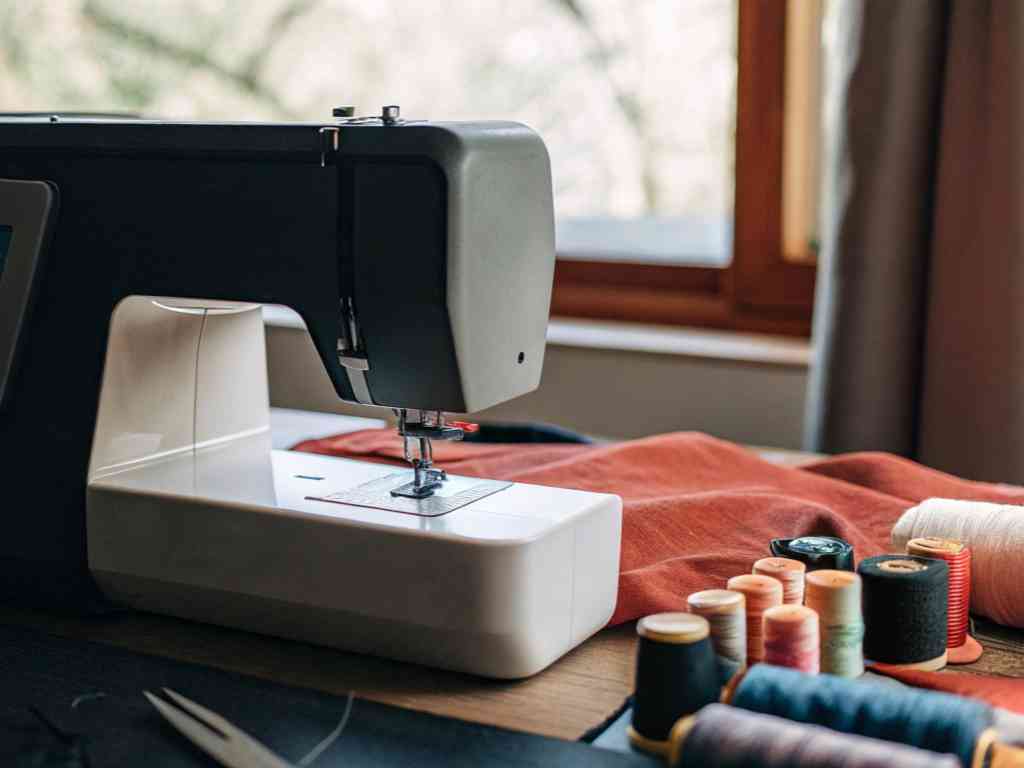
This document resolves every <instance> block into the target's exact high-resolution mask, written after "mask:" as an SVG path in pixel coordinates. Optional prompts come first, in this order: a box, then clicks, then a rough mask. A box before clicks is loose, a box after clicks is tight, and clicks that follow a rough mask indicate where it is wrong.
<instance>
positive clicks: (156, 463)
mask: <svg viewBox="0 0 1024 768" xmlns="http://www.w3.org/2000/svg"><path fill="white" fill-rule="evenodd" d="M553 268H554V247H553V219H552V199H551V179H550V169H549V162H548V156H547V152H546V150H545V147H544V144H543V142H542V141H541V140H540V138H539V137H538V136H537V135H536V134H535V133H533V132H532V131H530V130H529V129H527V128H525V127H524V126H521V125H518V124H513V123H433V122H425V121H405V120H403V119H402V117H401V115H400V113H399V111H398V109H397V108H393V107H386V108H385V109H384V110H383V111H382V113H381V114H380V115H379V116H373V117H362V118H359V117H355V116H353V115H352V113H351V111H350V110H340V111H338V112H336V114H335V119H333V120H329V121H325V122H324V123H317V124H191V123H189V124H186V123H170V122H158V121H142V120H98V119H97V120H88V119H79V120H75V119H63V118H60V117H59V116H54V117H52V118H49V119H45V118H44V119H39V118H28V117H25V118H10V117H9V118H4V119H0V436H2V437H0V439H2V445H3V460H2V462H0V466H2V469H0V472H2V487H3V489H4V492H5V495H4V498H3V502H2V506H3V509H4V512H5V517H4V525H5V531H4V533H5V535H4V536H3V537H2V538H0V598H2V599H4V600H8V601H10V600H17V601H22V602H28V603H31V604H39V603H44V604H54V605H62V606H72V607H74V608H76V609H83V608H84V609H87V610H88V609H102V608H103V607H105V606H107V605H108V604H109V603H113V604H118V605H127V606H132V607H135V608H139V609H143V610H148V611H155V612H159V613H166V614H172V615H176V616H181V617H185V618H189V619H196V620H200V621H206V622H211V623H216V624H221V625H227V626H233V627H241V628H245V629H249V630H254V631H258V632H264V633H268V634H274V635H279V636H284V637H291V638H297V639H301V640H306V641H310V642H314V643H319V644H325V645H331V646H336V647H339V648H344V649H348V650H354V651H359V652H367V653H373V654H378V655H383V656H387V657H392V658H397V659H404V660H409V661H414V662H420V663H424V664H428V665H433V666H438V667H444V668H449V669H456V670H463V671H468V672H472V673H476V674H481V675H486V676H492V677H503V678H515V677H523V676H527V675H531V674H533V673H535V672H537V671H539V670H540V669H543V668H544V667H545V666H547V665H548V664H550V663H551V662H552V661H554V660H555V659H557V658H558V657H559V656H561V655H562V654H564V653H565V652H566V651H568V650H569V649H571V648H572V647H574V646H575V645H577V644H578V643H580V642H581V641H583V640H584V639H586V638H587V637H588V636H589V635H591V634H592V633H593V632H595V631H596V630H598V629H599V628H600V627H602V626H603V625H604V624H605V623H606V622H607V620H608V618H609V617H610V615H611V612H612V610H613V607H614V604H615V596H616V588H617V578H618V559H619V535H620V525H621V502H620V500H619V498H618V497H616V496H613V495H606V494H597V493H584V492H580V491H573V490H564V489H558V488H550V487H541V486H535V485H529V484H525V483H507V482H498V481H495V480H487V479H478V478H468V477H457V476H451V475H446V474H445V473H444V471H443V470H442V469H440V468H438V467H436V466H434V464H433V462H432V449H431V446H432V441H436V440H450V439H459V438H461V437H462V436H463V434H464V431H465V430H466V429H470V428H471V426H470V425H469V424H467V423H464V422H460V421H457V420H454V419H452V418H451V417H450V416H449V414H463V413H472V412H474V411H478V410H481V409H483V408H487V407H489V406H492V405H494V404H497V403H500V402H503V401H506V400H508V399H510V398H513V397H516V396H518V395H521V394H523V393H526V392H529V391H531V390H533V389H534V388H536V387H537V385H538V383H539V381H540V374H541V366H542V362H543V355H544V345H545V332H546V326H547V316H548V306H549V301H550V291H551V282H552V273H553ZM261 304H280V305H285V306H288V307H290V308H291V309H293V310H295V311H296V312H297V313H298V314H299V315H300V316H301V317H302V318H303V320H304V321H305V324H306V327H307V329H308V332H309V338H310V340H311V341H312V343H313V345H314V347H315V348H316V350H317V353H318V355H319V357H320V359H321V360H322V362H323V367H324V371H325V375H326V376H328V377H329V379H330V381H331V383H332V384H333V386H334V388H335V390H336V391H337V394H338V396H339V397H340V398H341V399H343V400H346V401H349V402H352V403H360V404H363V405H372V406H380V407H382V408H389V409H392V410H393V412H394V413H395V415H396V417H397V424H398V427H397V428H398V431H399V433H400V435H401V437H402V440H403V441H404V443H405V446H406V456H407V458H408V460H409V466H408V467H407V468H405V469H403V468H401V467H395V466H388V465H383V464H379V463H368V462H360V461H351V460H345V459H339V458H332V457H325V456H317V455H312V454H305V453H293V452H289V451H278V450H272V449H271V444H270V434H269V426H268V413H269V405H268V394H267V374H266V362H265V353H264V337H263V321H262V317H261V311H260V305H261Z"/></svg>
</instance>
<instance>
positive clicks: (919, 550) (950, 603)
mask: <svg viewBox="0 0 1024 768" xmlns="http://www.w3.org/2000/svg"><path fill="white" fill-rule="evenodd" d="M907 554H909V555H917V556H919V557H932V558H935V559H937V560H944V561H945V563H946V565H948V566H949V591H948V600H947V603H946V614H947V615H946V622H947V637H946V647H947V648H959V647H960V646H962V645H963V644H964V643H965V642H967V624H968V621H969V619H970V596H971V549H970V547H968V546H965V545H964V543H963V542H961V541H955V540H953V539H940V538H935V537H930V536H929V537H922V538H917V539H911V540H910V541H908V542H907Z"/></svg>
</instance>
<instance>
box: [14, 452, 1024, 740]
mask: <svg viewBox="0 0 1024 768" xmlns="http://www.w3.org/2000/svg"><path fill="white" fill-rule="evenodd" d="M764 455H765V456H766V457H767V458H769V459H770V460H772V461H777V462H779V463H786V464H797V463H799V462H800V461H803V460H806V459H807V458H808V456H807V455H806V454H797V453H793V452H779V451H765V452H764ZM0 621H3V622H6V623H15V624H18V625H21V626H26V627H31V628H35V629H38V630H41V631H44V632H48V633H51V634H55V635H60V636H64V637H74V638H78V639H82V640H91V641H95V642H100V643H109V644H112V645H116V646H120V647H123V648H128V649H131V650H134V651H138V652H141V653H148V654H155V655H161V656H168V657H171V658H175V659H179V660H182V661H188V662H193V663H196V664H204V665H207V666H211V667H217V668H220V669H225V670H229V671H233V672H239V673H242V674H247V675H253V676H255V677H260V678H265V679H270V680H274V681H276V682H279V683H283V684H286V685H295V686H301V687H306V688H314V689H319V690H322V691H327V692H329V693H335V694H346V693H348V692H349V691H354V692H355V693H356V695H357V696H361V697H363V698H365V699H371V700H374V701H379V702H384V703H387V704H393V705H396V706H400V707H407V708H411V709H416V710H421V711H425V712H431V713H435V714H439V715H445V716H449V717H456V718H460V719H463V720H471V721H475V722H481V723H487V724H490V725H497V726H501V727H504V728H510V729H514V730H521V731H528V732H532V733H538V734H544V735H548V736H556V737H560V738H565V739H578V738H579V737H580V736H582V735H583V734H584V733H585V732H586V731H588V730H589V729H591V728H593V727H594V726H596V725H599V724H600V723H602V722H604V721H605V720H606V719H607V718H608V717H609V716H611V715H612V714H613V713H615V712H616V711H617V710H618V709H619V708H620V707H621V706H622V704H623V702H624V700H625V699H626V697H627V696H629V694H630V693H631V692H632V688H633V653H634V647H635V629H634V626H633V625H632V624H628V625H623V626H619V627H613V628H611V629H606V630H603V631H602V632H599V633H598V634H597V635H595V636H594V637H592V638H591V639H590V640H588V641H587V642H585V643H584V644H583V645H581V646H580V647H579V648H577V649H576V650H574V651H572V652H571V653H569V654H568V655H566V656H565V657H563V658H562V659H560V660H559V661H557V662H555V664H553V665H552V666H551V667H549V668H548V669H547V670H545V671H544V672H541V673H540V674H538V675H536V676H534V677H532V678H530V679H528V680H521V681H516V682H499V681H493V680H485V679H482V678H477V677H472V676H470V675H464V674H459V673H454V672H444V671H440V670H433V669H428V668H426V667H420V666H416V665H413V664H405V663H401V662H395V661H388V660H385V659H378V658H375V657H371V656H362V655H359V654H353V653H345V652H342V651H337V650H333V649H329V648H321V647H318V646H312V645H307V644H304V643H299V642H294V641H289V640H281V639H277V638H272V637H265V636H261V635H254V634H250V633H247V632H243V631H239V630H231V629H224V628H221V627H215V626H211V625H207V624H198V623H194V622H189V621H184V620H180V619H174V618H169V617H164V616H156V615H152V614H140V613H124V614H119V615H114V616H106V617H98V618H96V617H94V618H71V617H67V616H57V615H51V614H47V613H44V612H39V611H31V610H10V609H8V610H5V611H4V612H3V613H2V614H0ZM977 635H978V637H979V639H980V640H981V642H982V644H983V645H984V646H985V649H986V653H985V655H984V656H983V657H982V658H981V660H980V661H978V662H977V663H975V664H972V665H969V666H964V667H956V668H955V670H956V671H952V670H951V671H950V674H958V673H966V674H971V673H974V674H997V675H1005V676H1013V677H1022V676H1024V639H1022V638H1024V633H1021V632H1019V631H1016V630H1011V629H1007V628H1005V627H998V626H996V625H992V624H988V623H981V624H979V625H978V627H977Z"/></svg>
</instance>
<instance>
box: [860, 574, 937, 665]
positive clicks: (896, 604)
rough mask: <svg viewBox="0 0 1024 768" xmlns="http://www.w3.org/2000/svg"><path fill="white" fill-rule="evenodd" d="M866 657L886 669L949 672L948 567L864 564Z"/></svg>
mask: <svg viewBox="0 0 1024 768" xmlns="http://www.w3.org/2000/svg"><path fill="white" fill-rule="evenodd" d="M857 572H858V573H859V574H860V577H861V580H862V583H863V593H862V594H863V609H864V656H865V657H866V658H868V659H871V660H872V661H878V662H881V663H883V664H895V665H899V666H903V667H910V668H914V669H925V670H936V669H942V668H943V667H944V666H946V611H947V597H946V595H947V593H948V591H949V566H948V565H946V563H945V562H944V561H942V560H933V559H931V558H928V557H916V556H914V555H879V556H878V557H868V558H865V559H864V560H861V563H860V566H859V567H858V568H857Z"/></svg>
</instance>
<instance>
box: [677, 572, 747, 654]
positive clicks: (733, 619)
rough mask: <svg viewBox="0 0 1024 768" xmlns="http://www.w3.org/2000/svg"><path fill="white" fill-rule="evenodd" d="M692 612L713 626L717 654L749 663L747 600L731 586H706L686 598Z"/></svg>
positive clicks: (712, 638) (712, 633) (712, 641)
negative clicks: (723, 587)
mask: <svg viewBox="0 0 1024 768" xmlns="http://www.w3.org/2000/svg"><path fill="white" fill-rule="evenodd" d="M686 605H687V607H688V609H689V611H690V613H694V614H697V615H698V616H703V617H704V618H705V619H707V620H708V624H710V625H711V644H712V645H713V646H714V648H715V653H716V654H717V655H718V656H721V657H722V658H724V659H729V660H730V661H734V662H736V663H737V664H739V665H740V666H743V665H744V664H746V663H747V599H746V597H745V596H744V594H743V593H742V592H736V591H734V590H731V589H705V590H703V591H701V592H694V593H693V594H692V595H690V596H689V597H688V598H686Z"/></svg>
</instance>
